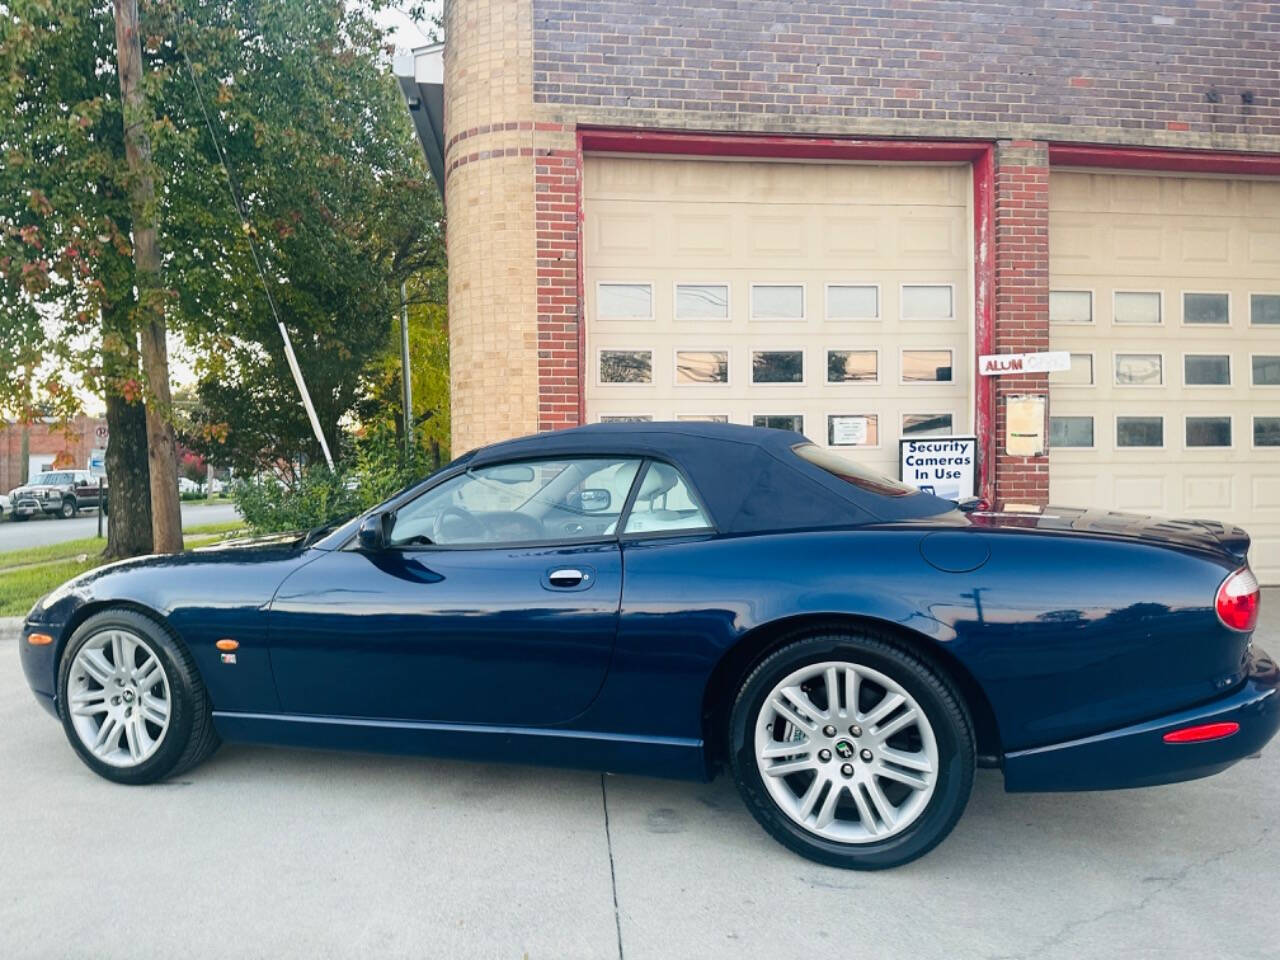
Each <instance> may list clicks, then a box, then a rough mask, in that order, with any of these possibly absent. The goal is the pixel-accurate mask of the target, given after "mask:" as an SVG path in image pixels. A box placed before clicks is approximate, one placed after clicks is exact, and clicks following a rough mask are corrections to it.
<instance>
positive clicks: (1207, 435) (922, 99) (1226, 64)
mask: <svg viewBox="0 0 1280 960" xmlns="http://www.w3.org/2000/svg"><path fill="white" fill-rule="evenodd" d="M445 35H446V43H445V45H444V47H443V50H440V49H438V48H429V49H425V50H422V51H418V52H417V54H416V57H415V62H414V63H413V64H412V66H410V67H408V68H407V69H401V70H399V71H398V72H400V73H402V74H405V76H402V78H401V84H402V87H403V89H404V90H405V92H406V96H407V98H408V103H409V106H410V110H411V115H412V116H413V117H414V120H415V123H416V124H417V127H418V130H419V134H420V136H421V137H422V140H423V145H424V148H425V149H426V151H427V154H428V158H429V159H430V160H431V161H432V163H433V166H434V167H436V168H437V169H438V171H439V173H440V176H439V177H438V179H441V180H442V183H443V189H444V191H445V199H446V203H447V210H448V244H449V260H450V277H449V285H450V287H449V295H450V329H451V337H452V364H453V374H452V375H453V405H454V406H453V423H454V431H455V436H454V444H453V446H454V449H455V450H459V451H461V450H464V449H467V448H469V447H471V446H474V445H476V444H480V443H486V442H489V441H493V440H496V439H499V438H501V437H506V436H510V435H514V434H521V433H528V432H532V431H535V430H546V429H555V428H558V427H564V426H568V425H573V424H577V423H581V422H592V421H597V420H602V419H609V418H611V417H612V418H619V417H625V418H636V417H640V418H658V419H667V418H674V417H694V418H696V417H715V418H724V419H728V420H731V421H735V422H746V423H750V422H757V423H764V424H769V425H779V426H793V427H796V428H799V429H801V430H802V431H803V432H804V433H806V434H807V435H808V436H809V437H810V438H811V439H812V440H814V441H815V442H816V443H824V444H831V445H834V446H841V447H842V448H845V449H846V450H847V451H848V452H849V453H851V454H852V455H854V456H856V457H858V458H860V459H863V460H866V461H868V462H869V463H872V464H874V465H876V466H877V467H879V468H881V469H882V470H884V471H886V472H890V473H895V474H896V472H897V457H898V454H897V448H898V440H899V439H900V438H903V437H925V436H931V435H965V434H974V435H976V436H977V438H978V448H979V464H978V484H979V492H980V493H981V494H983V495H984V496H986V497H988V498H989V499H991V500H993V501H994V502H996V503H998V504H1001V505H1006V504H1012V503H1017V504H1032V505H1043V504H1046V503H1047V502H1049V500H1050V499H1051V498H1052V499H1053V500H1055V501H1057V502H1071V503H1079V504H1089V505H1096V506H1100V507H1112V508H1117V509H1126V510H1136V511H1148V512H1156V513H1168V514H1191V515H1197V516H1208V517H1223V518H1228V517H1229V518H1232V519H1234V520H1236V521H1238V522H1241V523H1243V524H1244V525H1246V526H1247V527H1248V528H1249V529H1250V530H1251V532H1253V534H1254V538H1255V541H1254V542H1255V549H1254V554H1253V562H1254V565H1255V567H1257V568H1258V569H1259V570H1260V572H1261V573H1262V574H1263V575H1264V577H1265V578H1267V579H1268V580H1270V581H1273V582H1280V71H1278V69H1277V64H1278V63H1280V6H1278V5H1276V4H1274V3H1269V2H1230V3H1229V2H1224V0H1203V2H1196V3H1190V2H1167V3H1144V2H1126V3H1120V2H1110V0H1098V2H1091V3H1082V2H1078V0H1060V2H1046V0H1036V2H1026V3H1005V2H984V0H913V2H910V3H905V2H897V0H865V2H861V3H840V2H834V0H668V2H664V3H660V4H657V3H652V2H648V0H452V2H447V3H446V6H445ZM1044 351H1058V352H1067V353H1069V354H1070V358H1071V364H1070V368H1069V369H1068V370H1061V371H1058V372H1055V373H1052V374H1034V375H1032V374H1023V375H1005V376H998V377H987V376H980V375H979V373H978V369H977V367H978V357H979V356H981V355H984V354H995V353H1027V352H1044ZM1013 397H1018V398H1026V397H1031V398H1041V400H1042V401H1043V403H1044V404H1045V409H1047V411H1048V414H1047V417H1046V418H1044V419H1045V422H1044V423H1043V424H1042V425H1041V432H1042V433H1043V434H1044V450H1043V452H1042V453H1039V454H1037V455H1031V456H1015V455H1012V454H1010V453H1009V452H1008V450H1007V443H1008V440H1009V431H1008V430H1007V429H1006V428H1007V424H1006V413H1007V412H1008V411H1009V410H1010V398H1013ZM1033 409H1034V408H1033ZM1031 432H1033V433H1034V432H1035V430H1032V431H1031ZM1033 445H1034V443H1033Z"/></svg>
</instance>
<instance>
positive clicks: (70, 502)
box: [58, 497, 78, 520]
mask: <svg viewBox="0 0 1280 960" xmlns="http://www.w3.org/2000/svg"><path fill="white" fill-rule="evenodd" d="M77 512H78V511H77V510H76V501H75V499H74V498H72V497H66V498H64V499H63V501H62V506H61V507H59V508H58V516H59V517H61V518H62V519H63V520H70V519H71V518H72V517H74V516H75V515H76V513H77Z"/></svg>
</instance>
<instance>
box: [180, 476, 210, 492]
mask: <svg viewBox="0 0 1280 960" xmlns="http://www.w3.org/2000/svg"><path fill="white" fill-rule="evenodd" d="M178 492H179V493H185V494H193V493H204V486H203V485H202V484H199V483H196V481H194V480H190V479H188V478H187V477H179V478H178Z"/></svg>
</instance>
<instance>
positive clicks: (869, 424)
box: [827, 413, 880, 447]
mask: <svg viewBox="0 0 1280 960" xmlns="http://www.w3.org/2000/svg"><path fill="white" fill-rule="evenodd" d="M827 446H830V447H878V446H880V417H879V415H877V414H874V413H833V414H829V415H828V416H827Z"/></svg>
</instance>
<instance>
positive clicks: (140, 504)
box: [102, 305, 153, 560]
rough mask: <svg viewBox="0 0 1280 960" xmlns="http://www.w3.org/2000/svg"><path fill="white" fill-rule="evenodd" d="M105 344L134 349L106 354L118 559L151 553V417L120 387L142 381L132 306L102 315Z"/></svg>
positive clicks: (113, 549) (113, 544) (113, 542)
mask: <svg viewBox="0 0 1280 960" xmlns="http://www.w3.org/2000/svg"><path fill="white" fill-rule="evenodd" d="M102 339H103V341H104V343H105V342H109V341H116V340H117V339H118V340H119V341H121V342H123V343H125V344H129V345H130V348H129V349H128V350H127V352H126V353H125V354H124V356H121V355H120V354H119V353H117V352H115V351H114V350H104V351H103V354H102V372H103V380H104V381H105V383H106V388H105V390H104V393H105V394H106V401H107V430H108V431H109V434H110V435H109V437H108V439H107V480H108V482H109V483H110V487H108V489H107V505H108V508H109V510H110V516H109V518H108V520H107V549H106V551H105V554H104V555H105V556H106V557H108V558H110V559H112V560H115V559H119V558H122V557H137V556H141V555H142V554H144V553H150V552H151V550H152V545H153V541H152V539H151V471H150V469H148V467H147V456H146V450H147V412H146V409H145V408H144V407H143V404H142V401H141V400H137V401H135V402H133V403H130V402H129V401H128V400H126V399H125V397H124V395H123V394H122V393H121V392H120V386H119V385H120V384H121V383H122V382H123V381H125V380H136V379H137V377H138V354H137V352H136V351H135V350H133V349H132V344H133V343H135V342H136V340H137V338H136V337H135V335H134V334H133V331H132V330H131V328H130V326H129V318H128V307H127V306H118V305H117V306H110V307H107V308H106V309H105V310H103V313H102Z"/></svg>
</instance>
